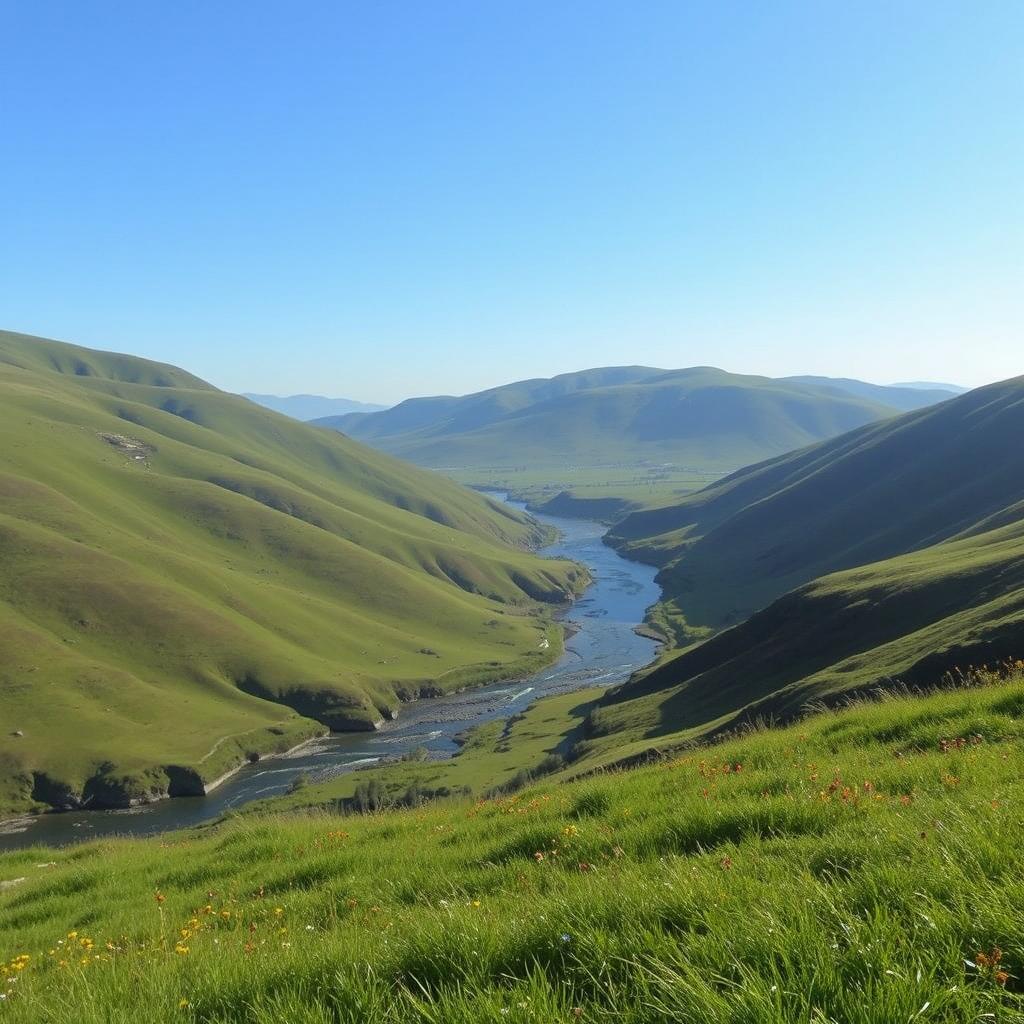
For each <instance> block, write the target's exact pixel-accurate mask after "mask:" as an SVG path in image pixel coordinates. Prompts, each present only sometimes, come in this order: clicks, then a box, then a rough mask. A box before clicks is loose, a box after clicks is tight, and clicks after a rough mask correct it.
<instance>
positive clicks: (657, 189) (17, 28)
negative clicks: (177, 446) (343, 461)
mask: <svg viewBox="0 0 1024 1024" xmlns="http://www.w3.org/2000/svg"><path fill="white" fill-rule="evenodd" d="M1022 53H1024V4H1021V3H1019V2H1016V0H1015V2H1005V3H1000V2H985V0H979V2H970V3H967V2H959V3H946V2H942V0H927V2H909V0H908V2H898V3H893V2H892V0H886V2H871V0H864V2H858V3H840V2H823V0H813V2H811V0H808V2H805V3H787V2H778V3H775V2H766V3H755V2H752V0H747V2H742V3H739V2H729V0H716V2H707V3H686V2H682V0H677V2H674V3H664V4H663V3H637V4H623V3H603V2H600V0H592V2H587V3H557V2H554V3H553V2H551V0H544V2H539V3H534V2H529V0H526V2H522V0H521V2H515V3H512V2H508V3H504V2H501V3H499V2H488V0H484V2H480V0H467V2H465V3H447V2H428V3H412V2H406V3H390V2H387V0H384V2H374V3H370V4H364V3H358V4H357V3H347V2H335V3H323V4H320V3H289V4H284V3H281V4H269V3H260V2H258V0H257V2H249V3H230V2H227V3H217V4H211V3H195V2H187V0H186V2H181V3H175V4H162V5H157V4H129V3H92V2H88V0H78V2H74V3H67V2H52V3H47V4H30V3H23V4H17V3H7V4H2V5H0V230H2V236H0V238H2V243H0V326H2V327H4V328H7V329H13V330H20V331H26V332H29V333H35V334H42V335H46V336H50V337H58V338H62V339H65V340H71V341H76V342H79V343H81V344H85V345H90V346H95V347H104V348H111V349H115V350H120V351H130V352H134V353H137V354H140V355H145V356H148V357H151V358H157V359H162V360H166V361H170V362H175V363H178V364H180V365H184V366H187V367H188V368H189V369H191V370H192V371H194V372H196V373H199V374H200V375H202V376H204V377H206V378H208V379H209V380H212V381H213V382H214V383H216V384H218V385H220V386H222V387H225V388H229V389H232V390H255V391H273V392H277V393H289V392H295V391H313V392H318V393H328V394H334V395H345V396H348V397H354V398H360V399H363V400H379V401H394V400H397V399H400V398H402V397H405V396H407V395H414V394H430V393H436V392H450V393H462V392H465V391H470V390H476V389H478V388H481V387H486V386H491V385H494V384H499V383H504V382H506V381H509V380H512V379H518V378H522V377H530V376H547V375H550V374H553V373H558V372H563V371H568V370H573V369H579V368H582V367H585V366H595V365H609V364H617V363H648V364H653V365H661V366H673V367H674V366H686V365H694V364H713V365H719V366H723V367H725V368H727V369H730V370H735V371H742V372H755V373H767V374H772V375H782V374H789V373H801V372H807V373H825V374H833V375H850V376H859V377H863V378H865V379H869V380H876V381H880V382H888V381H893V380H906V379H921V378H925V379H939V380H953V381H957V382H961V383H964V384H972V385H973V384H979V383H983V382H985V381H988V380H994V379H998V378H1002V377H1007V376H1012V375H1016V374H1020V373H1024V129H1022V120H1021V111H1022V110H1024V61H1022Z"/></svg>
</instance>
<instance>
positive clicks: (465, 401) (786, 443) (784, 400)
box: [315, 366, 948, 511]
mask: <svg viewBox="0 0 1024 1024" xmlns="http://www.w3.org/2000/svg"><path fill="white" fill-rule="evenodd" d="M843 383H844V382H828V383H822V382H820V381H816V380H815V381H800V380H773V379H771V378H767V377H752V376H741V375H738V374H731V373H726V372H725V371H723V370H717V369H713V368H710V367H696V368H692V369H685V370H659V369H654V368H650V367H643V366H626V367H608V368H603V369H595V370H586V371H583V372H581V373H571V374H564V375H562V376H559V377H553V378H551V379H542V380H529V381H521V382H519V383H516V384H509V385H506V386H504V387H499V388H494V389H491V390H489V391H483V392H480V393H478V394H472V395H467V396H465V397H462V398H452V397H438V398H417V399H410V400H408V401H406V402H402V403H401V404H399V405H397V406H395V407H394V408H393V409H389V410H387V411H386V412H381V413H372V414H369V415H364V414H353V415H350V416H344V417H340V418H333V417H332V418H328V419H326V420H317V421H315V422H316V423H318V424H320V425H324V426H330V427H334V428H335V429H338V430H341V431H342V432H344V433H347V434H350V435H351V436H353V437H355V438H358V439H359V440H362V441H365V442H366V443H367V444H371V445H373V446H375V447H377V448H380V449H382V450H384V451H388V452H391V453H392V454H396V455H399V456H401V457H402V458H406V459H409V460H410V461H412V462H415V463H417V464H419V465H423V466H428V467H431V468H435V469H443V470H445V471H446V472H448V473H449V474H451V475H453V476H455V477H456V478H457V479H460V480H463V481H465V482H468V483H472V484H475V485H485V484H489V485H495V486H511V488H512V489H513V490H514V491H516V493H519V494H522V495H523V496H524V497H526V498H528V499H530V500H532V501H533V502H534V503H535V504H538V505H539V504H541V503H542V501H544V500H547V499H550V498H553V497H556V496H557V495H558V494H559V492H560V491H561V490H567V491H569V492H570V494H571V495H572V496H574V497H576V498H584V499H586V498H591V499H598V500H608V499H615V498H618V499H622V498H626V499H632V500H633V501H634V503H637V502H650V501H653V500H663V501H665V500H670V499H671V497H672V495H673V492H674V493H675V494H678V493H682V492H685V491H688V490H693V489H694V488H695V487H696V486H699V485H700V484H703V483H706V482H707V481H708V480H711V479H715V478H717V477H720V476H722V475H724V474H726V473H728V472H731V471H733V470H735V469H738V468H739V467H741V466H744V465H748V464H750V463H752V462H757V461H759V460H761V459H764V458H767V457H770V456H772V455H777V454H781V453H783V452H787V451H791V450H793V449H794V448H801V447H804V446H806V445H808V444H811V443H812V442H814V441H819V440H822V439H824V438H829V437H833V436H835V435H836V434H841V433H843V432H845V431H847V430H850V429H852V428H854V427H857V426H860V425H862V424H864V423H868V422H872V421H874V420H878V419H881V418H884V417H887V416H891V415H894V414H895V413H896V412H898V411H901V410H902V409H905V408H911V407H914V408H916V407H917V406H918V405H920V404H926V403H929V402H932V401H936V400H939V399H941V398H942V397H948V396H947V395H944V394H942V393H936V394H930V393H928V392H921V391H909V390H907V391H903V390H898V389H897V390H894V391H892V392H891V394H890V392H889V389H886V388H877V387H874V386H872V385H862V388H863V389H864V390H865V392H866V393H864V394H852V393H851V391H850V386H852V384H854V383H856V382H845V386H839V385H841V384H843ZM659 482H660V486H659ZM644 492H648V493H644ZM651 492H653V493H651ZM565 505H566V501H565V497H564V496H563V497H562V499H561V507H560V510H561V511H565V510H566V508H565ZM623 507H625V508H628V507H629V504H628V502H627V504H625V505H624V506H623Z"/></svg>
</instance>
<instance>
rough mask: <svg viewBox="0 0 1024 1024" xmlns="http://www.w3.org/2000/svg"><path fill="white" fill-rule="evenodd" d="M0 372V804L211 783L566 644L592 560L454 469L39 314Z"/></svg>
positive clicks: (9, 345)
mask: <svg viewBox="0 0 1024 1024" xmlns="http://www.w3.org/2000/svg"><path fill="white" fill-rule="evenodd" d="M0 393H2V395H3V401H2V403H0V428H2V432H3V438H4V444H3V448H2V450H0V498H2V502H0V556H2V557H0V718H2V720H3V723H4V728H3V734H2V735H0V814H2V813H4V812H9V811H12V810H19V809H28V808H32V807H39V806H44V805H58V806H59V805H62V804H76V803H79V802H84V801H87V802H89V803H90V804H91V805H100V804H104V803H115V804H116V803H125V802H127V801H131V800H136V799H143V798H147V797H150V796H158V795H161V794H166V793H167V792H171V793H188V792H196V791H197V789H201V787H202V786H203V785H204V784H205V783H206V782H209V781H210V780H212V779H216V778H217V777H218V776H220V775H221V774H222V773H224V772H225V771H227V770H228V769H230V768H231V767H233V766H235V765H237V764H239V763H241V762H242V761H243V760H244V759H246V758H247V757H255V756H259V755H260V754H262V753H266V752H269V751H274V750H280V749H282V748H285V747H288V746H291V745H294V744H295V743H297V742H299V741H300V740H302V739H304V738H306V737H308V736H309V735H311V734H312V733H314V732H317V731H322V730H323V729H324V727H325V726H329V727H334V728H370V727H372V724H373V723H374V722H375V721H376V720H379V719H380V718H381V717H383V716H385V715H387V714H390V713H393V712H394V711H395V710H396V709H397V708H398V706H399V704H400V702H401V700H402V699H403V698H405V697H408V696H414V695H416V694H418V693H421V692H425V691H426V692H439V691H444V690H446V689H451V688H455V687H459V686H464V685H468V684H471V683H475V682H481V681H484V680H487V679H496V678H504V677H508V676H515V675H521V674H526V673H529V672H532V671H534V670H536V669H537V668H539V667H541V665H543V664H544V663H546V662H547V661H549V660H551V658H553V657H556V656H557V654H558V652H559V651H560V649H561V630H560V629H559V628H557V627H556V626H554V625H553V623H552V621H551V618H550V612H551V604H552V603H558V602H561V601H563V600H565V598H566V597H567V595H570V594H572V593H573V592H574V591H577V590H578V589H580V588H581V587H582V586H583V585H584V583H585V582H586V579H585V574H584V573H583V572H582V571H581V570H580V569H579V567H577V566H574V565H572V564H570V563H567V562H564V561H558V560H552V559H543V558H538V557H537V556H536V555H534V554H532V553H531V551H530V550H529V549H530V548H531V547H532V546H534V545H536V544H537V543H539V542H541V541H543V540H544V539H545V537H546V534H545V531H544V530H543V529H542V528H540V527H539V526H538V525H537V524H536V523H535V522H532V521H529V520H528V519H527V518H526V517H523V516H520V515H518V514H517V513H514V512H512V511H511V510H509V509H507V508H504V507H501V506H498V505H497V504H495V503H493V502H491V501H489V500H487V499H485V498H483V497H481V496H480V495H478V494H474V493H473V492H471V491H469V490H467V489H464V488H461V487H458V486H456V485H455V484H453V483H451V482H450V481H448V480H446V479H445V478H444V477H443V476H441V475H439V474H436V473H429V472H425V471H423V470H418V469H415V468H413V467H411V466H407V465H404V464H402V463H399V462H397V461H396V460H394V459H391V458H390V457H388V456H386V455H382V454H381V453H379V452H375V451H372V450H370V449H367V448H365V447H363V446H362V445H360V444H357V443H356V442H353V441H350V440H348V439H347V438H343V437H341V436H340V435H337V434H334V433H331V432H328V431H323V430H319V429H315V428H312V427H307V426H305V425H303V424H300V423H297V422H294V421H292V420H289V419H287V418H286V417H284V416H280V415H278V414H276V413H273V412H270V411H267V410H264V409H262V408H260V407H258V406H256V405H254V404H252V403H251V402H248V401H246V400H245V399H242V398H239V397H236V396H232V395H227V394H224V393H222V392H219V391H217V390H216V389H214V388H212V387H210V386H209V385H207V384H205V383H204V382H202V381H199V380H197V379H196V378H194V377H192V376H191V375H189V374H187V373H185V372H184V371H181V370H177V369H175V368H173V367H166V366H162V365H159V364H155V363H150V362H147V361H145V360H139V359H133V358H132V357H129V356H118V355H111V354H105V353H97V352H91V351H89V350H85V349H79V348H76V347H74V346H70V345H63V344H60V343H57V342H48V341H43V340H40V339H34V338H27V337H24V336H21V335H13V334H0ZM544 640H547V641H548V645H544V643H543V641H544Z"/></svg>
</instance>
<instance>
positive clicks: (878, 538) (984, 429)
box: [588, 379, 1024, 747]
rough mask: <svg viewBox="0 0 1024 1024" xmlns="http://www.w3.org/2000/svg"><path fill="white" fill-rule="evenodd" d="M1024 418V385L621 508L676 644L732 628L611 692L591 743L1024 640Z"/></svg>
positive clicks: (992, 655) (890, 680)
mask: <svg viewBox="0 0 1024 1024" xmlns="http://www.w3.org/2000/svg"><path fill="white" fill-rule="evenodd" d="M1022 428H1024V379H1019V380H1014V381H1008V382H1005V383H1003V384H997V385H992V386H991V387H988V388H983V389H980V390H978V391H974V392H971V393H969V394H967V395H965V396H963V397H961V398H957V399H955V400H953V401H950V402H948V403H946V404H944V405H942V406H938V407H935V408H933V409H928V410H924V411H922V412H917V413H911V414H908V415H906V416H903V417H901V418H899V419H896V420H890V421H888V422H886V423H882V424H874V425H871V426H868V427H864V428H862V429H860V430H858V431H854V432H853V433H851V434H848V435H846V436H844V437H841V438H838V439H836V440H835V441H830V442H826V443H824V444H821V445H817V446H815V447H813V448H810V449H807V450H805V451H802V452H797V453H795V454H793V455H790V456H785V457H783V458H781V459H776V460H773V461H771V462H767V463H763V464H761V465H758V466H753V467H751V468H750V469H747V470H744V471H741V472H740V473H737V474H735V475H733V476H732V477H729V478H728V479H726V480H723V481H721V482H720V483H718V484H716V485H714V486H712V487H710V488H707V489H706V490H705V491H703V492H701V493H699V494H696V495H694V496H693V497H692V498H690V499H688V500H687V501H684V502H682V503H680V504H678V505H676V506H673V507H670V508H664V509H661V510H655V511H650V512H644V513H637V514H635V515H632V516H629V517H627V518H626V519H625V520H624V521H623V522H622V523H620V524H619V525H618V526H616V527H615V528H614V530H613V532H612V535H611V539H612V540H613V542H614V543H616V544H618V545H621V546H622V547H625V548H626V549H627V550H629V551H631V552H632V553H633V554H635V555H639V556H640V557H643V558H647V559H651V560H653V561H660V562H662V563H663V565H664V568H663V570H662V573H661V575H660V579H661V580H662V582H663V585H664V586H665V589H666V600H665V602H664V603H663V604H662V605H661V606H660V607H659V608H657V609H655V611H654V612H653V613H652V618H653V621H654V622H655V623H656V624H660V625H661V626H662V628H663V629H665V630H666V632H668V633H669V634H670V635H674V637H675V639H676V641H677V643H678V644H679V645H680V646H682V647H684V648H685V645H686V644H687V642H688V641H690V640H693V639H700V638H701V636H702V634H703V635H707V634H714V633H715V632H716V631H718V630H721V629H722V627H723V626H728V625H729V624H730V623H737V624H736V625H735V626H733V627H732V628H727V629H725V631H724V632H718V633H717V635H712V636H711V638H710V639H705V640H704V642H702V643H699V644H697V645H696V646H691V647H689V648H688V649H683V650H682V651H681V652H676V653H674V654H669V655H667V656H666V657H665V658H664V659H663V660H662V662H661V663H660V664H659V665H658V666H657V667H655V668H654V669H653V670H651V671H649V672H647V673H645V674H642V675H640V676H638V677H636V678H634V679H633V680H631V681H630V682H629V683H627V684H626V685H624V686H622V687H620V688H619V689H617V690H616V691H614V692H613V693H610V694H608V695H607V696H606V697H605V698H604V699H603V700H602V702H601V703H602V705H603V706H602V707H600V708H599V709H598V710H596V711H594V712H593V714H592V716H591V720H590V730H589V736H588V742H589V743H591V744H593V745H595V746H598V747H611V746H615V745H618V744H621V741H622V739H623V737H624V736H626V735H628V736H630V737H631V738H632V740H633V741H635V742H636V743H637V744H639V745H640V746H641V747H642V746H643V745H644V744H646V745H647V746H650V745H651V744H652V743H655V742H664V738H665V737H666V736H673V735H688V736H698V735H706V734H707V733H709V732H714V731H717V730H721V729H723V728H728V727H731V726H733V725H735V724H736V722H737V721H750V720H754V719H756V718H758V717H764V718H772V717H782V718H783V719H785V718H790V717H792V716H793V715H795V714H797V713H798V712H799V711H800V709H801V708H802V707H803V706H804V705H805V704H806V703H807V702H809V701H815V700H826V701H832V700H835V699H837V698H839V697H841V696H842V695H844V694H848V693H850V692H853V691H859V690H863V689H865V688H871V687H875V686H892V685H894V684H895V683H897V682H905V683H910V684H917V683H922V682H927V681H929V680H934V679H935V678H938V677H940V676H942V675H943V674H944V673H947V672H950V671H955V670H956V668H957V667H958V666H962V665H964V664H971V663H974V664H978V663H992V662H994V661H997V660H1000V659H1003V658H1008V657H1011V656H1015V655H1016V654H1017V653H1018V652H1020V651H1021V650H1024V568H1022V567H1024V450H1022V449H1021V447H1020V446H1019V445H1018V444H1016V441H1015V439H1016V438H1017V437H1018V436H1020V434H1021V430H1022ZM648 531H649V533H647V532H648ZM645 533H647V535H645ZM846 567H850V568H846ZM836 569H839V570H840V571H833V570H836ZM758 609H760V610H758Z"/></svg>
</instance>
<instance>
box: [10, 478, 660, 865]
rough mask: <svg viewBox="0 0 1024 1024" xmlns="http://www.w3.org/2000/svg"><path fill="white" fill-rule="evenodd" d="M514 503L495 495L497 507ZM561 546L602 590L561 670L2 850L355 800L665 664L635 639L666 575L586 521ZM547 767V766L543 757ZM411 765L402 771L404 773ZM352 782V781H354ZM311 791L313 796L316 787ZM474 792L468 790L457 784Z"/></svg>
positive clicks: (493, 780)
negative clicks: (467, 736)
mask: <svg viewBox="0 0 1024 1024" xmlns="http://www.w3.org/2000/svg"><path fill="white" fill-rule="evenodd" d="M502 497H503V496H501V495H495V498H496V499H497V500H501V498H502ZM540 521H541V522H542V523H543V524H544V525H546V526H548V527H549V528H550V529H551V530H552V531H557V533H558V537H559V539H558V540H557V541H556V542H555V543H554V544H553V545H551V546H550V547H547V548H544V549H543V552H542V553H543V554H545V555H546V556H548V557H552V558H558V559H567V560H569V561H571V562H572V563H574V564H578V565H583V566H585V567H586V568H587V571H588V575H589V578H590V579H591V580H592V583H591V584H590V586H589V587H588V588H587V590H586V591H584V593H583V594H582V595H581V596H580V598H579V599H578V600H577V601H576V602H574V604H573V605H572V606H571V607H570V608H569V609H568V610H567V611H566V612H565V613H564V615H561V616H560V617H559V624H560V625H562V626H563V627H564V628H565V630H566V632H567V634H568V639H567V641H566V643H565V650H564V652H563V653H562V655H561V657H560V658H559V659H558V661H557V662H555V663H554V664H552V665H551V666H549V667H547V668H545V669H543V670H542V671H540V672H539V673H537V674H536V675H533V676H524V677H523V678H520V679H516V680H512V681H510V682H503V683H499V684H490V685H483V686H477V687H472V688H469V689H466V690H464V691H462V692H458V693H453V694H451V695H448V696H435V697H424V698H421V699H419V700H416V701H413V702H411V703H407V704H404V705H403V706H402V707H401V708H400V709H399V711H398V713H397V716H396V718H395V720H393V721H389V722H385V723H384V724H383V725H382V726H381V727H380V728H379V729H378V730H377V731H375V732H371V733H367V732H356V733H352V732H348V733H336V734H334V735H331V736H324V737H322V738H318V739H315V740H311V741H308V742H306V743H304V744H303V745H302V746H299V747H297V748H296V749H295V750H294V751H292V752H290V753H288V754H285V755H283V756H276V757H275V756H273V755H270V756H267V757H265V758H263V759H261V760H260V761H259V762H257V763H255V764H249V765H244V766H242V767H240V768H238V769H237V770H236V771H235V772H234V774H232V775H231V777H230V778H228V779H227V780H225V781H224V782H223V783H222V784H220V785H219V786H217V787H216V788H215V789H213V790H212V792H211V793H210V794H209V795H207V796H203V795H198V796H195V795H194V796H181V797H179V798H176V799H173V800H164V801H161V802H159V803H150V804H145V805H141V806H137V807H134V808H131V809H130V810H123V811H107V812H104V811H79V812H75V811H70V812H66V813H62V814H48V815H42V816H37V817H33V818H24V819H20V820H18V819H16V820H14V821H12V822H9V823H8V825H7V827H6V828H3V827H0V851H3V850H13V849H19V848H22V847H30V846H35V845H37V844H43V845H46V846H62V845H64V844H66V843H69V842H81V841H83V840H86V839H95V838H100V837H103V836H127V835H148V834H151V833H154V832H162V831H167V830H171V829H180V828H188V827H191V826H195V825H198V824H201V823H203V822H209V821H213V820H216V819H217V818H219V817H221V816H222V815H224V814H225V813H227V812H228V811H232V810H238V809H240V808H242V807H243V806H245V805H246V804H247V803H249V802H250V801H253V800H265V799H267V798H272V797H275V796H277V797H281V796H282V795H284V794H286V793H288V791H289V790H290V789H291V788H292V787H293V786H294V784H295V780H296V779H297V778H300V777H301V779H302V782H303V784H304V785H303V787H302V789H301V790H300V791H299V794H300V795H301V796H302V797H303V798H304V799H308V798H309V797H310V796H312V795H314V794H315V795H316V799H317V800H322V801H327V800H333V799H336V798H337V797H338V796H339V795H341V792H342V791H343V790H344V791H347V792H349V793H351V792H352V791H353V790H354V789H355V786H356V785H357V784H358V780H359V779H362V778H364V777H365V776H366V775H367V773H366V772H363V771H355V770H356V769H360V768H364V767H367V766H368V765H371V764H374V763H380V762H391V761H396V760H400V759H401V758H403V756H405V757H408V756H409V755H410V754H413V753H415V754H416V756H417V757H418V758H420V757H421V758H423V759H424V760H427V759H429V760H430V761H431V763H432V764H433V763H434V759H436V758H444V757H451V755H452V754H454V753H456V752H457V751H458V750H459V749H460V747H461V745H462V743H461V741H460V739H459V737H461V736H462V734H463V733H465V732H466V731H467V730H469V729H472V728H475V727H479V726H481V725H483V724H485V723H487V722H490V721H494V720H500V721H502V722H504V721H505V720H507V719H509V718H511V717H513V716H517V715H519V714H521V713H522V712H523V711H524V710H525V709H526V708H528V707H529V706H530V705H532V704H533V703H534V702H535V701H537V700H538V699H539V698H544V697H551V696H553V695H556V694H574V693H576V692H578V691H581V690H585V689H590V688H594V687H600V688H602V689H603V688H605V687H608V686H611V685H613V684H615V683H621V682H623V681H625V680H626V679H627V678H628V677H629V676H630V675H631V674H632V673H633V672H634V671H635V670H637V669H638V668H641V667H642V666H644V665H645V664H647V663H648V662H649V661H650V660H651V658H652V657H653V656H654V653H655V650H656V646H657V645H656V643H655V641H653V640H651V639H648V638H647V637H644V636H640V635H638V634H637V633H636V632H635V628H636V627H637V626H638V625H639V624H640V623H641V622H642V621H643V616H644V613H645V611H646V610H647V608H648V607H649V606H650V605H651V604H653V603H654V602H655V601H656V600H657V599H658V596H659V594H660V590H659V588H658V587H657V586H656V585H655V583H654V575H655V570H654V569H652V568H649V567H647V566H645V565H643V564H642V563H639V562H635V561H626V560H625V559H623V558H622V557H621V556H620V555H618V554H617V553H616V552H615V551H614V549H612V548H610V547H608V546H607V545H605V544H603V543H602V536H603V533H604V527H603V526H602V525H601V524H599V523H590V522H587V521H584V520H578V519H572V520H560V519H557V518H555V517H551V516H541V517H540ZM525 756H526V752H525V751H524V750H522V749H520V748H519V747H518V746H517V749H516V750H515V751H514V752H513V753H512V755H511V756H510V757H508V758H506V763H505V764H503V765H501V766H500V768H499V769H498V770H497V771H496V772H495V773H494V774H493V775H491V776H488V775H487V774H486V773H481V772H480V771H479V765H475V766H474V771H473V772H472V773H471V775H472V779H471V782H472V785H470V787H469V788H471V789H473V790H474V791H477V792H480V793H482V792H484V791H485V790H487V789H489V788H493V787H496V786H500V785H501V784H502V783H504V782H507V781H508V779H509V778H511V777H512V776H513V775H515V774H516V773H517V772H518V771H519V770H520V768H521V766H522V763H523V758H524V757H525ZM541 756H543V755H541ZM407 767H408V765H400V766H399V768H400V770H405V769H406V768H407ZM353 772H354V775H353V777H352V778H342V776H344V775H345V774H346V773H353ZM307 783H308V785H306V784H307ZM449 783H450V784H455V785H468V784H469V783H468V782H458V783H451V780H449Z"/></svg>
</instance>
